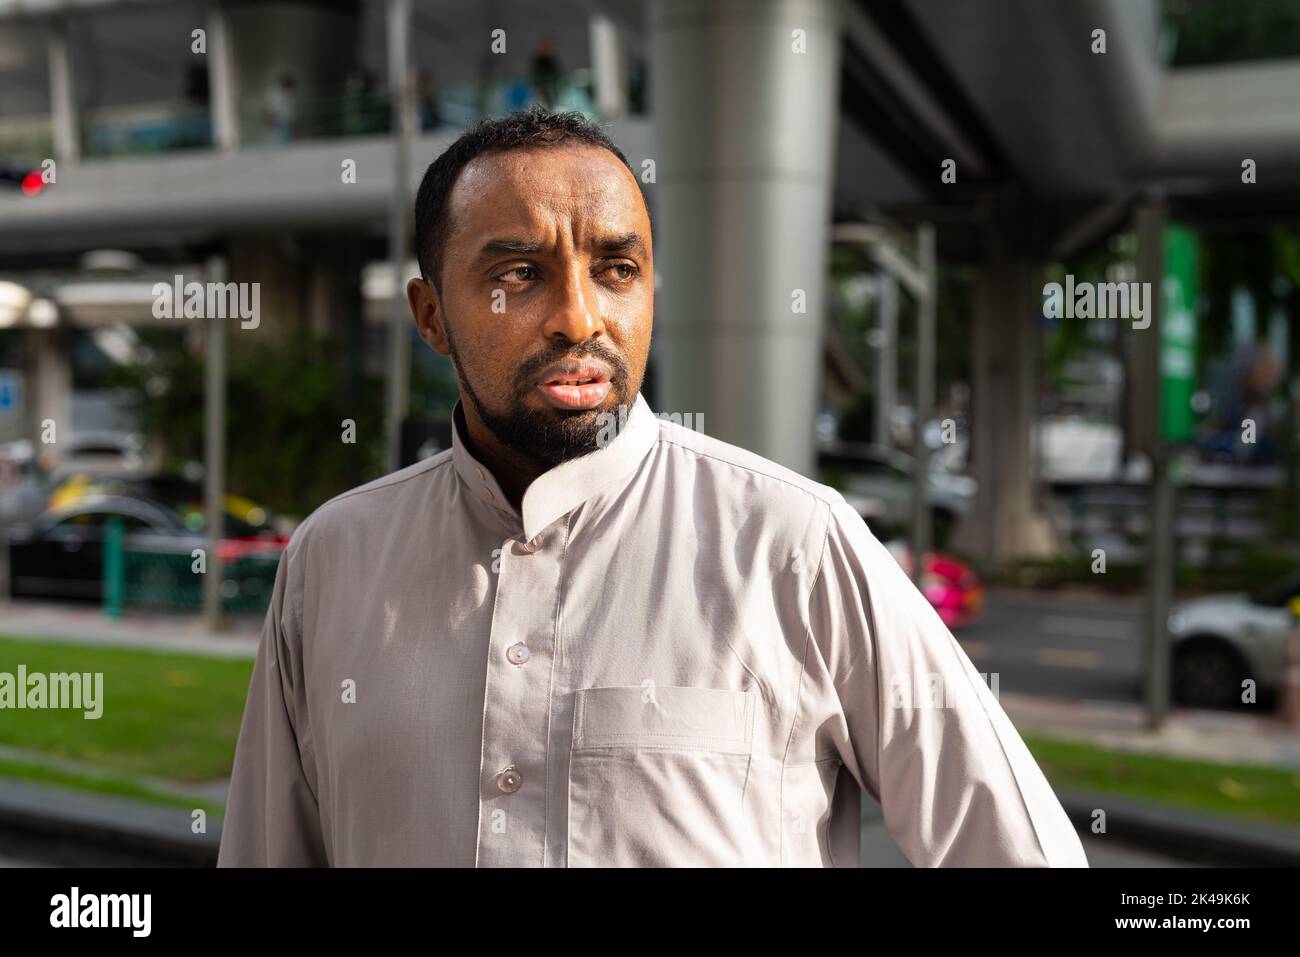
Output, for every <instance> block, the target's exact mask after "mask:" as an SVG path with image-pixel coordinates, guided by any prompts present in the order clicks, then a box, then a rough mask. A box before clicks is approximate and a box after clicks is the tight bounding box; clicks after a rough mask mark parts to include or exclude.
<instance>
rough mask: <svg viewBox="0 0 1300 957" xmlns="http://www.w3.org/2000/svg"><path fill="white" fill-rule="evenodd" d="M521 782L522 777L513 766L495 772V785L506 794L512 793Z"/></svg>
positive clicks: (517, 788) (522, 780) (522, 781)
mask: <svg viewBox="0 0 1300 957" xmlns="http://www.w3.org/2000/svg"><path fill="white" fill-rule="evenodd" d="M523 783H524V779H523V777H522V776H521V775H520V774H519V772H518V771H516V770H515V769H514V768H513V767H509V768H506V769H505V770H504V771H501V772H499V773H498V774H497V787H499V788H500V789H501V790H502V791H504V792H505V793H506V794H514V793H515V792H516V791H518V790H519V786H520V785H521V784H523Z"/></svg>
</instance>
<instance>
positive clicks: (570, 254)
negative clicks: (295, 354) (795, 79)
mask: <svg viewBox="0 0 1300 957" xmlns="http://www.w3.org/2000/svg"><path fill="white" fill-rule="evenodd" d="M448 205H449V210H448V211H449V214H450V216H449V220H450V229H449V234H448V236H447V237H446V240H445V244H444V246H443V261H442V262H443V264H442V272H441V284H440V285H441V289H440V290H438V289H435V288H434V287H433V285H432V283H427V282H425V281H423V280H419V279H414V280H412V281H411V282H410V284H409V285H408V287H407V296H408V299H409V301H410V304H411V311H412V312H413V313H414V315H415V317H416V321H417V323H418V324H419V327H420V335H421V338H423V339H424V340H425V342H427V343H428V344H429V345H430V346H432V347H433V348H434V349H436V350H437V351H438V352H440V353H442V354H444V355H449V356H450V357H451V360H452V364H453V366H454V368H455V370H456V375H457V378H458V379H459V381H460V390H461V395H462V397H463V398H464V399H465V403H464V404H465V406H466V409H465V411H466V415H467V417H468V416H470V415H476V416H477V418H478V419H479V420H480V421H481V422H482V423H483V425H484V426H486V427H487V429H488V430H489V431H490V432H491V433H492V434H493V435H494V436H495V437H496V438H497V440H498V441H500V442H501V443H502V444H503V445H505V446H507V447H508V448H510V449H512V450H514V451H515V452H518V453H521V454H524V455H527V456H529V457H531V458H534V459H537V460H540V461H542V462H545V463H547V464H548V465H556V464H558V463H560V462H563V461H565V460H567V459H570V458H574V457H576V456H579V455H584V454H586V453H588V452H591V451H593V450H594V449H595V448H596V440H597V437H598V435H599V434H600V432H601V429H602V426H603V425H604V424H605V421H608V420H605V421H602V420H601V418H600V415H601V413H602V412H614V413H615V414H616V419H617V410H618V407H619V406H620V405H623V406H627V407H629V408H630V407H631V405H632V403H633V401H634V400H635V398H636V395H637V393H638V392H639V391H640V389H641V381H642V378H643V376H644V374H645V364H646V359H647V357H648V355H649V349H650V333H651V327H652V323H653V315H654V263H653V260H652V250H651V240H650V220H649V216H648V214H647V212H646V208H645V203H644V201H643V200H642V198H641V191H640V190H639V189H638V187H637V183H636V180H635V178H634V177H633V176H632V173H631V172H630V171H629V170H628V168H627V167H626V166H624V165H623V164H622V163H621V162H619V160H618V158H617V157H616V156H614V155H613V154H611V153H609V152H608V151H607V150H604V149H600V148H599V147H594V146H589V145H587V144H581V145H576V144H574V145H570V144H564V145H560V146H554V147H542V148H535V149H527V150H510V151H507V152H502V153H489V154H486V155H484V156H480V157H478V158H477V159H475V160H473V161H471V162H470V163H469V164H468V165H467V166H466V167H465V168H464V169H463V170H462V171H461V174H460V176H459V177H458V179H457V180H456V184H455V186H454V187H453V189H452V193H451V197H450V199H449V202H448ZM584 380H586V381H584ZM574 382H579V383H580V384H577V385H574V384H571V383H574Z"/></svg>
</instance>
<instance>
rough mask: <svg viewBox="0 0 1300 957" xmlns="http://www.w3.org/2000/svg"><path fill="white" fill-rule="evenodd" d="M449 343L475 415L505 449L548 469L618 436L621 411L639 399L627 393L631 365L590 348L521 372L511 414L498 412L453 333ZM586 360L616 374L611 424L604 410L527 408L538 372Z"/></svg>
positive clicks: (565, 353)
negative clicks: (477, 387)
mask: <svg viewBox="0 0 1300 957" xmlns="http://www.w3.org/2000/svg"><path fill="white" fill-rule="evenodd" d="M447 340H448V343H447V344H448V353H449V355H450V357H451V362H452V366H453V367H454V368H455V370H456V377H457V378H458V379H459V380H460V385H461V388H462V389H463V390H464V391H465V395H466V396H468V397H469V401H470V402H471V403H473V405H474V411H475V412H477V413H478V417H479V419H480V420H481V421H482V422H483V424H484V425H485V426H486V427H487V428H488V431H490V432H491V433H492V434H493V435H494V436H496V438H497V441H499V442H500V443H501V444H502V445H504V446H506V448H509V449H511V450H513V451H515V452H517V453H519V454H520V455H524V456H527V457H529V458H532V459H535V460H537V461H539V462H542V463H544V464H545V465H546V466H547V467H548V468H554V467H555V466H557V465H559V464H560V463H561V462H567V461H569V460H570V459H576V458H579V457H580V456H583V455H588V454H590V453H592V452H594V451H596V449H597V448H598V441H599V439H600V436H601V434H602V432H604V433H605V435H607V436H608V435H611V434H615V433H616V431H617V428H618V427H619V426H620V425H621V424H622V421H621V419H620V417H619V409H620V407H621V408H624V409H631V407H632V402H633V400H634V398H635V397H634V396H629V394H628V391H629V390H628V374H627V367H626V365H625V364H624V363H623V361H622V359H621V358H620V357H619V356H617V355H615V354H613V353H612V352H608V351H606V350H605V349H603V348H598V349H590V348H589V349H587V350H585V351H583V352H579V353H571V352H568V351H563V352H560V353H558V354H556V355H554V356H546V357H542V358H540V359H539V360H537V361H535V362H531V363H529V367H528V368H525V369H521V370H520V374H519V382H518V384H517V385H516V387H515V391H514V394H513V395H512V396H511V409H510V411H509V412H507V413H505V414H502V413H498V412H493V411H492V410H491V409H489V408H488V407H487V406H486V405H485V404H484V403H483V401H482V399H480V398H479V395H478V393H477V392H475V391H474V387H473V386H471V385H470V384H469V380H468V379H467V378H466V376H465V374H464V372H463V370H462V368H461V364H460V360H459V358H458V355H457V350H456V347H455V345H454V344H453V343H452V342H451V336H450V335H448V337H447ZM587 356H592V357H595V358H598V359H601V360H603V361H604V362H606V363H608V365H609V366H610V368H611V369H613V370H614V371H613V374H612V375H611V376H610V392H611V394H613V395H614V397H615V398H616V399H617V400H618V401H617V404H616V405H615V406H614V408H613V409H612V410H610V411H609V415H610V416H612V417H613V421H612V422H611V421H610V419H609V418H602V417H601V416H602V415H603V414H604V413H603V412H602V410H600V409H582V410H568V409H550V410H546V411H543V410H540V409H532V408H528V407H527V406H525V405H524V399H525V398H526V396H527V395H528V393H529V392H530V391H532V388H533V387H532V385H531V384H530V382H531V380H532V379H534V378H535V377H536V375H537V373H538V372H541V371H542V370H543V369H545V368H546V367H547V366H549V365H551V364H552V363H555V362H557V361H559V360H560V359H563V358H566V357H567V358H574V359H580V358H585V357H587ZM534 367H535V368H534Z"/></svg>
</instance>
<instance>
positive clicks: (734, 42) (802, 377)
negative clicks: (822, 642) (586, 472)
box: [647, 0, 840, 473]
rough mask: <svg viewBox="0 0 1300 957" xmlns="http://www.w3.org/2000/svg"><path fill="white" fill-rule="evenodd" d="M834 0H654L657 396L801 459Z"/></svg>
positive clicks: (825, 194)
mask: <svg viewBox="0 0 1300 957" xmlns="http://www.w3.org/2000/svg"><path fill="white" fill-rule="evenodd" d="M839 43H840V39H839V30H838V22H837V5H836V3H835V2H834V0H718V2H716V3H709V4H702V3H698V2H696V0H655V2H653V3H652V5H651V10H650V48H651V78H652V84H653V85H652V88H651V103H652V108H653V114H654V121H655V124H656V137H655V139H656V145H655V150H654V153H653V154H652V155H653V158H654V159H655V160H656V172H655V175H656V183H655V184H654V185H648V186H647V189H648V190H649V192H650V195H651V199H652V201H653V202H654V204H655V229H656V232H657V236H656V243H655V255H656V271H657V273H658V276H659V280H660V288H659V294H658V298H657V303H656V310H655V326H656V329H655V345H654V351H655V357H656V358H655V361H656V379H657V395H655V396H654V397H652V400H653V402H654V403H655V404H656V407H657V409H659V410H662V411H666V412H682V413H686V412H693V413H697V414H702V415H704V417H705V420H706V421H707V422H708V423H709V434H710V435H713V436H715V437H717V438H721V439H723V440H725V441H728V442H732V443H735V444H737V445H740V446H743V447H745V448H748V449H751V450H753V451H755V452H757V453H758V454H760V455H764V456H766V457H768V458H771V459H773V460H775V461H777V462H780V463H781V464H783V465H786V466H789V467H791V468H794V469H796V470H798V471H801V472H804V473H810V472H811V471H812V468H813V462H814V444H815V443H814V419H815V416H816V413H817V409H818V406H819V404H820V403H819V401H818V400H819V398H820V395H821V381H820V380H821V335H822V324H823V321H824V311H825V305H826V302H825V286H826V269H827V264H826V258H827V249H828V245H829V218H830V201H831V186H832V173H833V156H834V144H835V130H836V118H837V116H838V113H839V95H838V79H839Z"/></svg>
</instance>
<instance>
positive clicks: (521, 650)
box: [506, 641, 533, 665]
mask: <svg viewBox="0 0 1300 957" xmlns="http://www.w3.org/2000/svg"><path fill="white" fill-rule="evenodd" d="M532 656H533V653H532V651H530V650H529V648H528V646H527V645H526V644H524V643H523V642H522V641H519V642H516V643H515V644H513V645H511V646H510V647H509V648H507V649H506V660H507V661H509V662H510V663H511V664H512V665H522V664H523V663H524V662H526V661H527V660H528V659H529V658H531V657H532Z"/></svg>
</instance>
